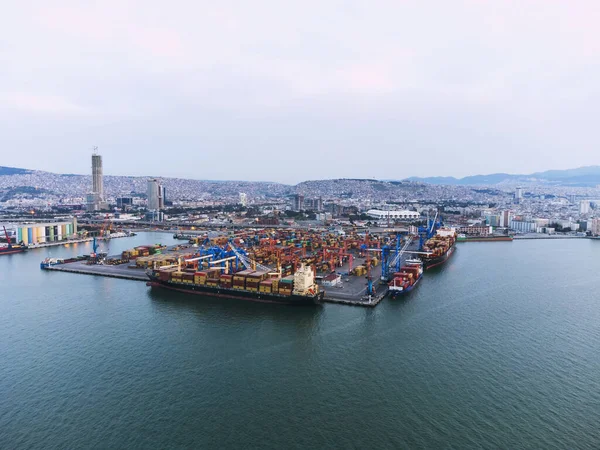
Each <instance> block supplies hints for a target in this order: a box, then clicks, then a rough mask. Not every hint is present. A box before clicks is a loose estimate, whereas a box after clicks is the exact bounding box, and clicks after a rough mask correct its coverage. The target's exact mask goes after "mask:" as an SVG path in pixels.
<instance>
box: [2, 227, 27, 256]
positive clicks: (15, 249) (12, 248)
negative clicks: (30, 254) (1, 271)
mask: <svg viewBox="0 0 600 450" xmlns="http://www.w3.org/2000/svg"><path fill="white" fill-rule="evenodd" d="M2 228H4V235H5V236H6V242H7V244H6V245H3V246H0V255H11V254H13V253H23V252H24V251H26V250H27V248H28V247H27V246H26V245H25V244H24V243H23V242H19V243H18V244H12V243H11V239H10V236H9V235H8V231H6V227H2Z"/></svg>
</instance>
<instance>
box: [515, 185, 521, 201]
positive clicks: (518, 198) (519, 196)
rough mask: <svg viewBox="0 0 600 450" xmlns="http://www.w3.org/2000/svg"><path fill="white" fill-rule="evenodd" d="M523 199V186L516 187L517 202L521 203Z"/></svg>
mask: <svg viewBox="0 0 600 450" xmlns="http://www.w3.org/2000/svg"><path fill="white" fill-rule="evenodd" d="M521 200H523V188H522V187H518V188H517V189H515V203H521Z"/></svg>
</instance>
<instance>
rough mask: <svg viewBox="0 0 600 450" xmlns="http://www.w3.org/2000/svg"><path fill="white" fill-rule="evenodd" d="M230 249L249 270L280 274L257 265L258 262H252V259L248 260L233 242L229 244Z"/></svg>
mask: <svg viewBox="0 0 600 450" xmlns="http://www.w3.org/2000/svg"><path fill="white" fill-rule="evenodd" d="M228 245H229V248H230V249H231V251H232V252H233V254H234V255H235V256H236V257H237V258H238V260H239V261H240V262H241V263H242V264H243V265H244V266H246V268H247V269H254V270H256V269H260V270H263V271H265V272H269V273H278V272H277V271H276V270H274V269H272V268H270V267H267V266H264V265H262V264H260V263H257V262H256V261H253V260H251V259H250V258H248V257H247V256H246V255H244V254H243V253H242V252H241V251H240V250H239V249H237V248H236V247H235V245H233V244H232V243H231V242H228Z"/></svg>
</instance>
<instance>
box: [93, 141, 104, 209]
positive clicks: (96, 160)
mask: <svg viewBox="0 0 600 450" xmlns="http://www.w3.org/2000/svg"><path fill="white" fill-rule="evenodd" d="M97 150H98V147H94V153H93V154H92V193H94V194H97V195H98V199H99V200H100V201H102V200H104V186H103V184H102V156H101V155H99V154H97V153H96V151H97Z"/></svg>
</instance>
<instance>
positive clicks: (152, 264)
mask: <svg viewBox="0 0 600 450" xmlns="http://www.w3.org/2000/svg"><path fill="white" fill-rule="evenodd" d="M251 233H252V234H250V233H248V232H246V233H244V234H243V235H241V236H240V234H239V233H238V234H237V235H217V236H213V237H212V238H209V237H208V236H205V235H198V236H195V235H194V236H191V237H192V239H190V241H189V242H188V243H181V244H178V245H171V246H161V245H158V244H156V245H140V246H137V247H135V248H132V249H128V250H125V251H123V252H121V253H120V254H113V255H108V254H106V253H101V252H100V250H99V244H97V243H96V241H94V242H93V249H92V250H93V251H92V252H91V253H90V254H89V255H83V256H79V257H76V258H69V259H60V258H47V259H46V260H44V261H43V262H42V263H41V265H40V266H41V268H42V269H44V270H48V271H53V272H62V273H73V274H80V275H88V276H98V277H109V278H119V279H124V280H132V281H144V282H148V284H149V285H151V286H158V285H161V282H165V283H164V284H165V287H167V288H171V289H175V290H179V291H182V290H184V291H185V290H187V291H194V293H200V294H204V295H209V296H210V295H217V296H229V297H232V298H239V296H240V295H245V294H243V293H244V292H245V291H247V290H250V291H253V290H254V292H255V294H250V297H251V298H253V299H256V300H257V301H267V302H269V301H272V302H282V301H286V302H287V299H288V297H286V295H290V294H292V292H291V287H290V291H289V292H286V291H285V290H284V291H282V290H281V289H282V287H280V285H281V283H283V282H284V281H285V280H286V279H288V280H290V281H291V282H292V283H294V281H295V287H294V292H293V295H292V297H289V299H290V301H291V299H293V298H295V297H294V296H296V297H298V296H299V297H298V298H300V299H302V298H304V297H303V296H304V295H313V294H310V292H313V288H309V287H305V288H303V291H302V292H298V289H299V288H298V287H297V286H298V285H299V283H298V281H297V280H296V278H297V274H298V272H299V271H300V270H301V268H302V267H308V268H310V274H311V275H310V278H311V280H310V281H309V282H302V284H303V285H304V284H306V285H314V292H320V294H319V298H320V300H319V301H322V302H327V303H335V304H340V305H348V306H362V307H375V306H377V305H378V304H379V303H380V302H381V301H382V300H383V299H384V298H385V297H386V295H387V294H388V282H389V281H390V279H391V278H393V276H394V275H393V274H394V273H395V272H398V271H399V270H400V267H403V265H404V264H405V262H406V259H407V258H410V257H411V255H412V254H415V253H419V252H417V250H418V249H419V244H418V243H419V240H418V239H416V236H412V235H404V236H401V235H400V234H394V235H387V236H385V235H382V236H369V235H368V233H367V234H365V235H358V234H356V233H349V234H347V235H346V234H344V235H341V234H331V233H329V234H325V233H314V232H313V233H310V232H308V231H307V232H302V231H298V230H295V231H288V230H282V229H279V230H276V231H273V230H268V231H267V230H257V231H252V232H251ZM178 237H179V236H178ZM432 242H435V240H432ZM421 253H423V252H421ZM423 254H425V255H427V254H426V253H423ZM266 264H270V266H267V265H266ZM243 269H245V271H244V270H243ZM261 270H262V272H261ZM228 274H231V275H228ZM239 274H243V275H245V280H246V281H242V287H241V288H240V289H238V290H237V291H235V290H233V289H236V288H235V287H234V286H233V280H234V279H237V278H238V275H239ZM252 277H258V278H259V279H257V283H258V282H260V289H258V285H257V287H256V289H253V288H251V287H250V284H248V283H250V281H251V280H252V279H253V278H252ZM411 277H412V275H411ZM171 279H172V282H168V280H171ZM211 279H212V280H214V281H211ZM228 283H229V284H228ZM292 285H293V284H292ZM202 286H206V288H202ZM211 286H212V287H213V288H212V289H211V288H210V287H211ZM219 286H220V288H219ZM281 286H282V285H281ZM198 291H199V292H198ZM282 296H283V298H281V297H282Z"/></svg>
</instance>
